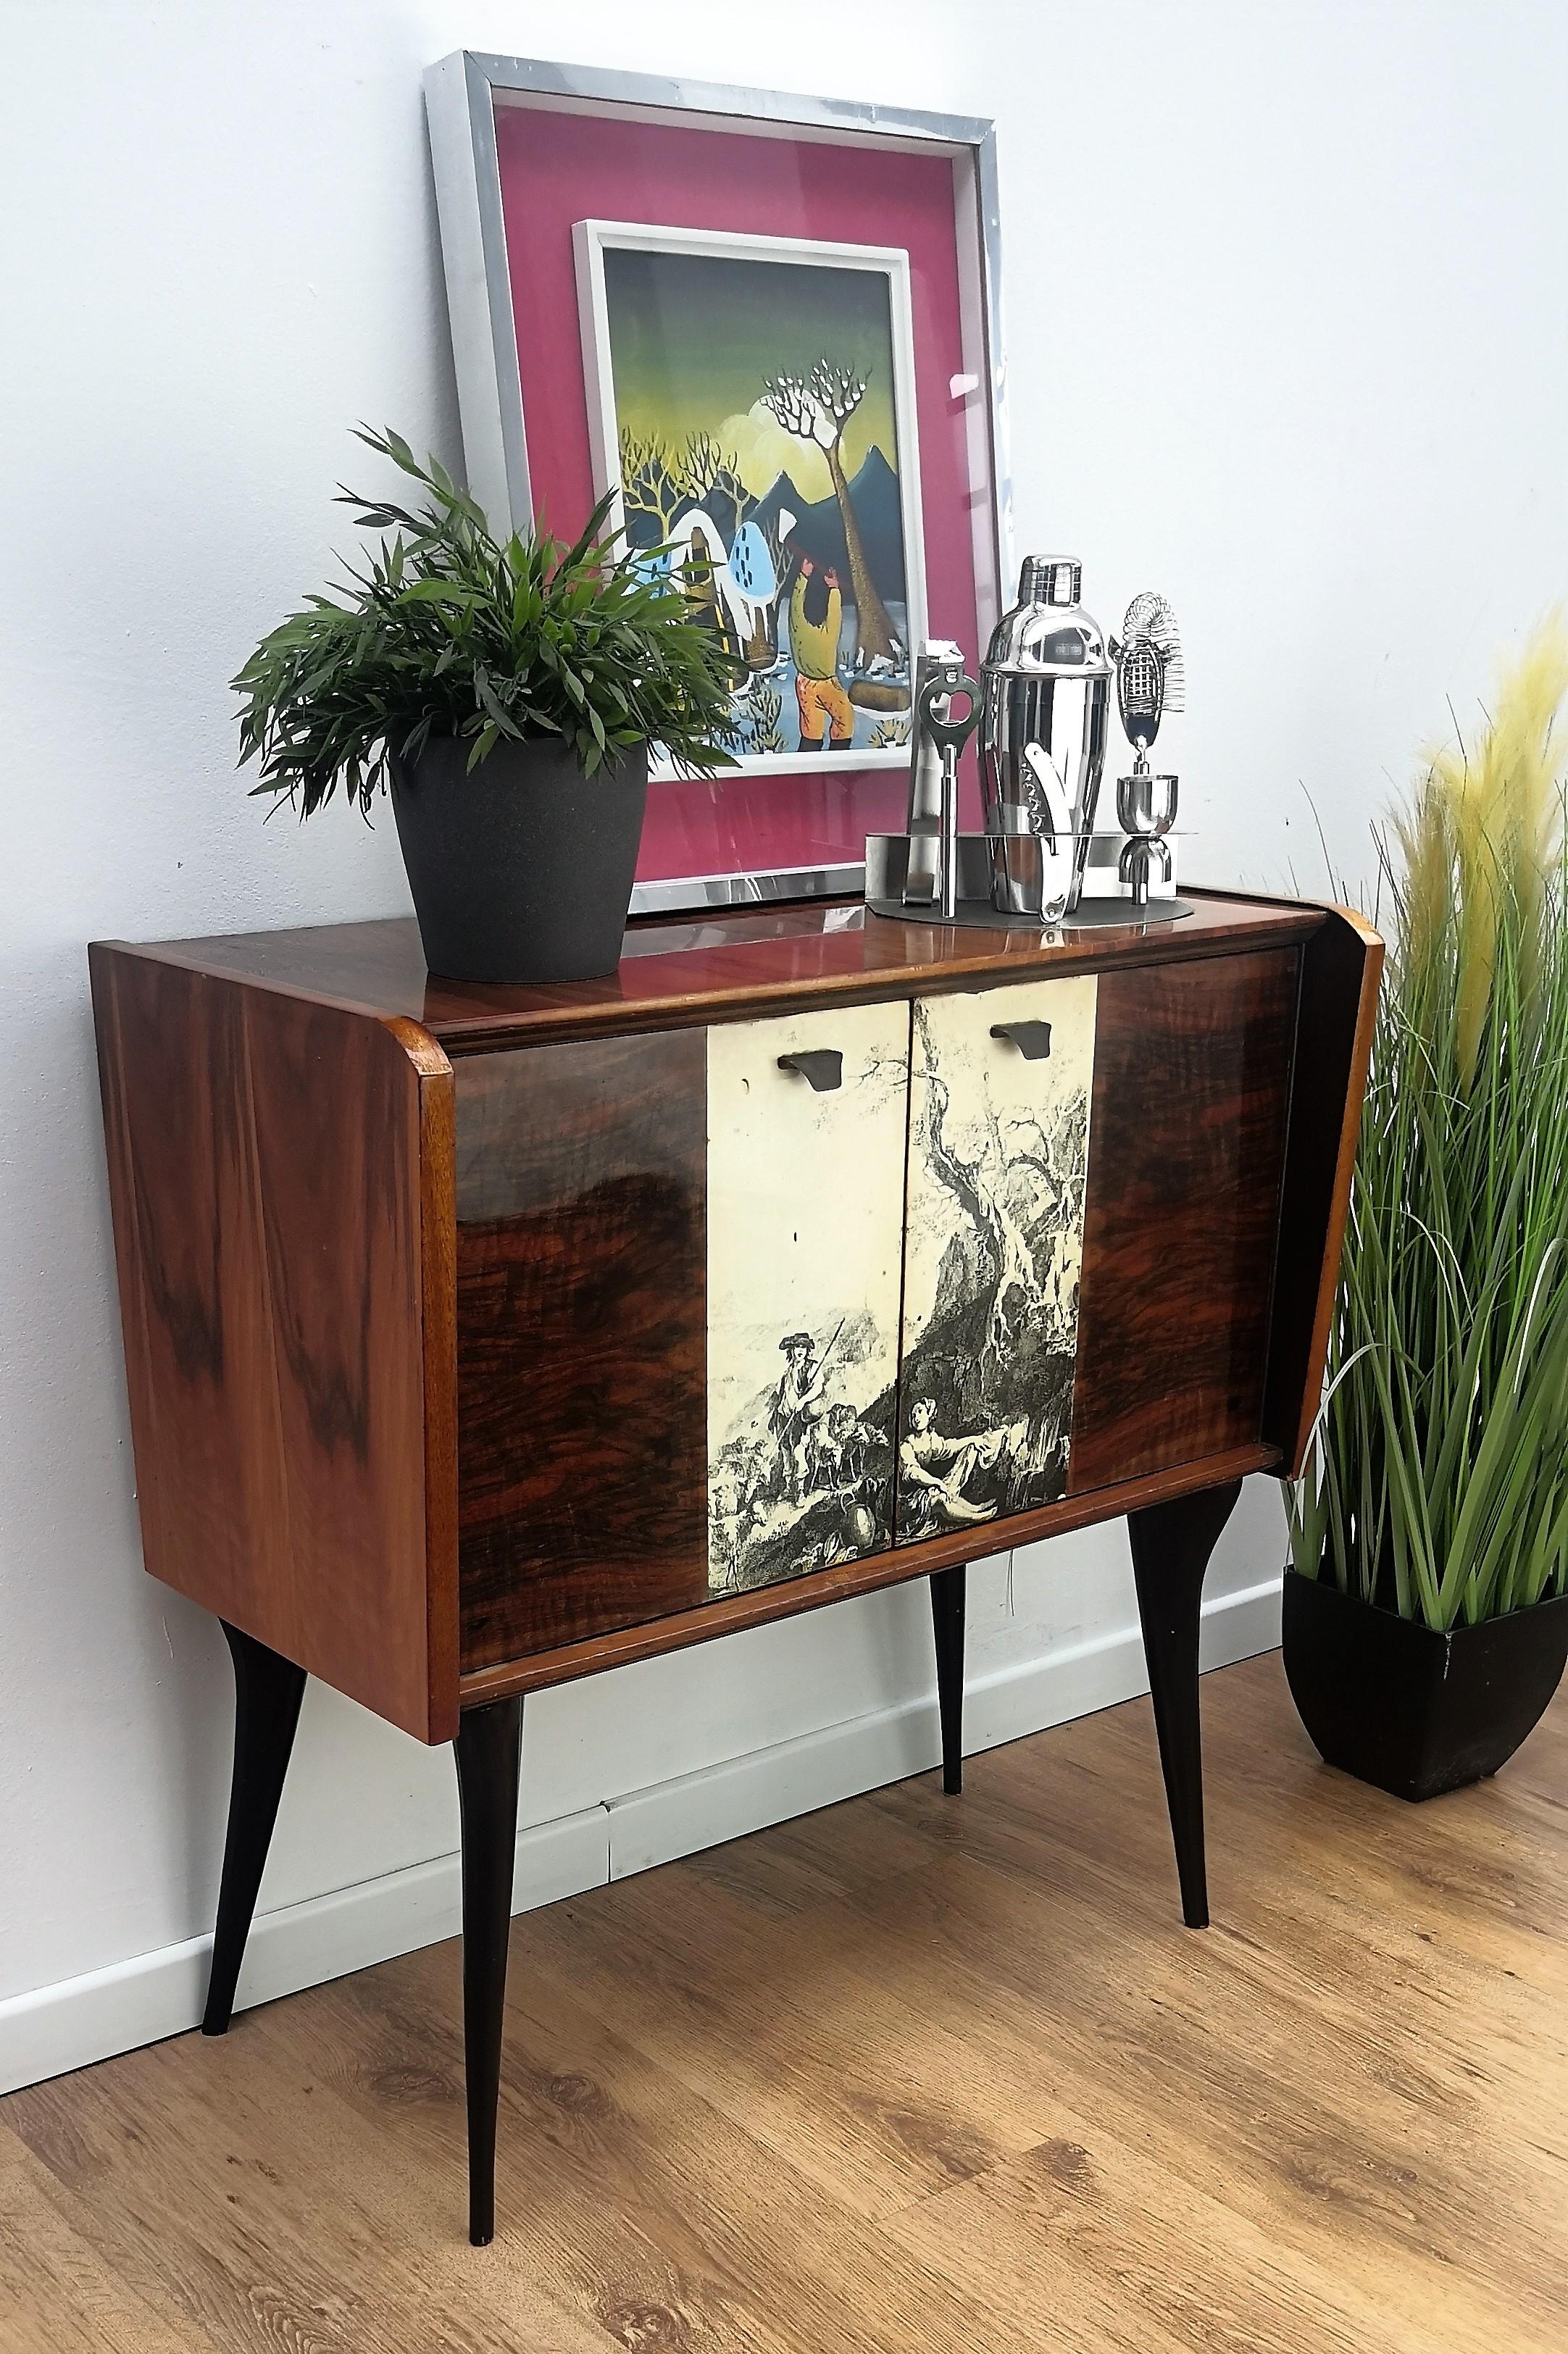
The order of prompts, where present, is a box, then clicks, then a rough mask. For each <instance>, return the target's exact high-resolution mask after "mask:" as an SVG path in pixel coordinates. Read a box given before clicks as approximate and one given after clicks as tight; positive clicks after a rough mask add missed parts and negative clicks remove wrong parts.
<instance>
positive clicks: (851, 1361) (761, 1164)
mask: <svg viewBox="0 0 1568 2354" xmlns="http://www.w3.org/2000/svg"><path fill="white" fill-rule="evenodd" d="M791 1055H794V1056H800V1057H801V1058H802V1063H801V1065H800V1066H796V1067H793V1068H782V1067H780V1058H781V1057H787V1056H791ZM812 1056H825V1057H827V1058H829V1059H828V1061H827V1062H826V1063H825V1064H822V1063H818V1064H813V1063H811V1062H810V1060H808V1059H807V1058H810V1057H812ZM833 1057H837V1058H838V1060H837V1063H836V1065H835V1063H834V1062H833V1061H832V1058H833ZM908 1067H909V1008H908V1006H907V1004H906V1003H903V1002H897V1003H894V1004H887V1005H858V1006H846V1007H843V1008H842V1009H838V1010H835V1011H832V1012H828V1013H806V1014H799V1015H794V1016H789V1017H786V1018H785V1019H783V1020H780V1021H768V1022H747V1023H736V1024H734V1025H733V1026H729V1027H726V1028H722V1029H716V1030H712V1031H710V1032H709V1033H708V1058H707V1086H708V1161H707V1182H708V1259H707V1303H708V1310H707V1441H708V1553H707V1570H708V1590H709V1592H710V1593H712V1594H732V1593H736V1592H740V1591H743V1590H745V1589H747V1588H749V1587H752V1586H758V1585H770V1584H772V1583H773V1582H774V1581H775V1580H777V1579H779V1578H785V1577H798V1576H800V1575H803V1574H804V1573H805V1572H806V1571H808V1570H813V1569H825V1568H827V1567H829V1566H831V1565H832V1564H834V1563H836V1562H845V1561H854V1560H857V1559H858V1558H859V1557H860V1556H861V1555H863V1554H864V1553H879V1552H881V1551H883V1550H884V1549H885V1547H886V1546H888V1545H890V1544H891V1543H892V1542H893V1490H894V1455H895V1435H896V1405H895V1401H896V1396H897V1376H898V1295H899V1256H900V1238H901V1230H902V1225H903V1203H904V1145H905V1129H906V1117H907V1087H908ZM813 1079H815V1080H816V1081H817V1082H819V1083H820V1084H816V1085H814V1084H813Z"/></svg>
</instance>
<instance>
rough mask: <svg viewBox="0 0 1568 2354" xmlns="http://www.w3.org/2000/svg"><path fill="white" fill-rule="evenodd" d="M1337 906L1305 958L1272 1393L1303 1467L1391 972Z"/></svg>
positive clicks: (1286, 1442) (1363, 927) (1268, 1400)
mask: <svg viewBox="0 0 1568 2354" xmlns="http://www.w3.org/2000/svg"><path fill="white" fill-rule="evenodd" d="M1327 912H1328V920H1327V922H1326V923H1325V924H1324V925H1323V926H1322V928H1321V929H1320V930H1319V931H1317V932H1315V933H1314V934H1313V936H1312V938H1310V939H1309V940H1308V942H1307V943H1306V945H1305V947H1304V948H1303V949H1302V953H1301V1023H1300V1045H1299V1050H1298V1055H1297V1061H1296V1083H1295V1087H1294V1090H1293V1092H1292V1096H1291V1102H1290V1140H1289V1144H1288V1146H1287V1152H1286V1162H1285V1183H1284V1188H1283V1191H1282V1194H1281V1200H1280V1214H1279V1256H1278V1262H1277V1267H1276V1270H1275V1278H1274V1323H1273V1328H1272V1330H1271V1331H1270V1334H1269V1343H1268V1377H1267V1381H1266V1386H1265V1394H1264V1408H1263V1433H1264V1437H1266V1439H1270V1440H1272V1441H1273V1443H1274V1444H1275V1445H1276V1446H1277V1447H1278V1448H1279V1451H1280V1453H1281V1454H1282V1455H1283V1457H1284V1458H1285V1469H1287V1471H1288V1472H1291V1473H1294V1472H1298V1471H1299V1470H1300V1469H1301V1459H1302V1457H1303V1456H1304V1455H1305V1453H1306V1451H1307V1440H1308V1434H1309V1432H1310V1430H1311V1427H1312V1423H1313V1420H1314V1418H1315V1416H1316V1415H1317V1412H1318V1407H1319V1402H1320V1400H1321V1396H1322V1389H1323V1366H1324V1362H1325V1360H1326V1358H1327V1356H1328V1352H1329V1331H1330V1322H1331V1320H1332V1318H1333V1312H1334V1293H1335V1289H1336V1287H1337V1285H1338V1282H1339V1274H1340V1245H1341V1244H1342V1242H1343V1240H1344V1233H1345V1214H1346V1212H1347V1210H1348V1208H1349V1206H1350V1198H1351V1170H1352V1168H1353V1167H1354V1165H1355V1158H1356V1142H1357V1139H1358V1137H1359V1135H1360V1132H1361V1099H1362V1097H1364V1095H1365V1093H1366V1084H1367V1066H1368V1063H1369V1061H1370V1058H1371V1055H1372V1029H1373V1025H1374V1023H1375V1022H1376V1019H1377V992H1378V983H1379V981H1380V979H1381V977H1382V973H1383V942H1382V940H1381V939H1380V938H1378V935H1377V934H1376V932H1374V931H1373V929H1372V926H1371V925H1370V924H1369V923H1368V922H1367V921H1366V919H1365V917H1362V916H1360V915H1358V914H1357V913H1356V912H1355V910H1354V909H1353V908H1351V907H1330V909H1329V910H1328V911H1327Z"/></svg>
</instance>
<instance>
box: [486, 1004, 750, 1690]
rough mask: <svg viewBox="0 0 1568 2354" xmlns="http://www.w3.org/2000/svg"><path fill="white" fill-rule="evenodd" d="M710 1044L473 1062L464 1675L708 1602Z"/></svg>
mask: <svg viewBox="0 0 1568 2354" xmlns="http://www.w3.org/2000/svg"><path fill="white" fill-rule="evenodd" d="M705 1104H706V1083H705V1037H704V1034H703V1033H702V1032H701V1031H700V1030H694V1031H675V1032H671V1033H669V1034H665V1035H663V1036H660V1037H653V1038H632V1039H590V1040H585V1041H584V1042H583V1043H582V1044H572V1045H556V1046H537V1047H529V1048H524V1049H523V1050H521V1051H518V1052H515V1053H509V1054H499V1055H471V1056H466V1057H463V1058H461V1059H460V1061H459V1062H458V1065H457V1216H458V1238H457V1267H458V1278H457V1297H458V1430H459V1440H458V1459H459V1521H460V1540H459V1554H460V1572H461V1617H462V1658H463V1665H464V1667H465V1669H474V1668H480V1667H483V1666H485V1665H487V1664H489V1663H491V1662H493V1661H495V1660H500V1659H511V1658H514V1657H516V1656H519V1655H521V1654H524V1653H526V1652H529V1651H535V1650H539V1649H544V1648H545V1647H546V1646H547V1645H549V1644H552V1643H561V1642H569V1641H571V1640H574V1639H576V1638H580V1637H583V1636H588V1635H591V1634H594V1633H597V1632H598V1631H599V1629H601V1628H607V1627H614V1626H619V1625H621V1624H623V1623H624V1622H625V1621H627V1620H628V1619H632V1618H652V1617H657V1616H659V1615H660V1614H661V1613H662V1612H666V1611H677V1610H684V1609H687V1608H689V1607H690V1606H692V1605H693V1604H694V1603H696V1602H699V1601H701V1600H702V1599H703V1598H704V1596H705V1595H706V1593H707V1512H706V1495H707V1459H706V1428H707V1422H706V1403H705V1382H706V1347H705V1332H706V1315H707V1279H706V1223H705Z"/></svg>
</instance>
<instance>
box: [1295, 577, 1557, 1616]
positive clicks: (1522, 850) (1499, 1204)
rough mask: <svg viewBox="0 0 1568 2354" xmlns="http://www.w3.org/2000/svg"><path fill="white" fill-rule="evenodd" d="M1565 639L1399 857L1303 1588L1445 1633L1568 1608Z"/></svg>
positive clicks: (1422, 791)
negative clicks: (1325, 1589) (1326, 1585)
mask: <svg viewBox="0 0 1568 2354" xmlns="http://www.w3.org/2000/svg"><path fill="white" fill-rule="evenodd" d="M1565 695H1568V627H1565V625H1564V622H1563V619H1562V617H1561V616H1560V615H1554V616H1552V618H1551V619H1550V620H1548V621H1547V622H1545V623H1544V624H1543V625H1542V627H1541V629H1540V630H1539V631H1537V632H1536V634H1535V636H1534V637H1533V638H1532V640H1531V642H1530V643H1529V645H1528V646H1527V647H1526V649H1525V651H1524V652H1523V653H1522V655H1521V656H1520V658H1519V660H1518V661H1517V662H1515V663H1513V664H1512V665H1511V666H1510V667H1508V668H1507V669H1505V671H1504V672H1503V673H1502V675H1501V678H1500V680H1499V692H1498V695H1497V699H1496V705H1495V709H1494V710H1493V712H1492V713H1491V714H1490V716H1489V717H1488V719H1487V721H1486V724H1485V726H1484V727H1483V729H1482V732H1481V733H1480V735H1479V737H1478V740H1477V741H1476V743H1475V744H1474V745H1473V746H1472V747H1470V748H1468V749H1467V748H1465V747H1463V746H1462V745H1461V746H1458V747H1455V748H1444V749H1443V750H1441V751H1438V752H1436V753H1435V754H1434V755H1433V756H1432V758H1431V759H1430V761H1429V762H1428V764H1427V766H1426V768H1425V772H1424V774H1423V775H1422V777H1421V778H1420V780H1419V782H1418V783H1417V785H1416V786H1415V788H1414V791H1413V793H1412V795H1411V798H1410V800H1409V801H1407V803H1406V804H1405V805H1404V808H1403V809H1402V810H1401V811H1399V812H1398V813H1397V814H1396V815H1395V817H1394V819H1393V829H1392V837H1393V838H1392V841H1390V840H1387V839H1383V838H1380V841H1379V855H1380V861H1381V865H1382V886H1381V889H1380V896H1384V895H1386V896H1387V898H1388V899H1389V900H1390V901H1391V902H1392V911H1393V912H1392V922H1391V923H1390V924H1389V925H1388V927H1387V928H1388V929H1389V930H1390V932H1391V935H1392V937H1391V939H1390V958H1389V966H1388V971H1387V977H1386V979H1385V981H1384V986H1383V997H1382V1000H1381V1002H1380V1006H1379V1012H1378V1018H1377V1028H1376V1034H1375V1038H1374V1044H1373V1048H1372V1076H1371V1080H1370V1084H1369V1086H1368V1090H1367V1097H1366V1105H1365V1109H1364V1112H1363V1115H1362V1120H1361V1145H1360V1152H1359V1156H1358V1159H1357V1162H1356V1168H1355V1174H1354V1178H1353V1180H1352V1183H1351V1204H1350V1218H1349V1224H1348V1225H1347V1229H1346V1235H1345V1248H1344V1257H1343V1261H1342V1266H1341V1271H1340V1292H1339V1299H1338V1309H1337V1317H1336V1323H1335V1328H1334V1331H1333V1335H1332V1340H1331V1344H1330V1364H1329V1387H1328V1390H1327V1392H1326V1402H1325V1405H1324V1407H1323V1411H1322V1413H1321V1415H1320V1416H1319V1422H1318V1426H1317V1431H1316V1436H1315V1440H1314V1445H1313V1447H1312V1450H1311V1453H1310V1455H1309V1457H1308V1462H1307V1464H1306V1467H1305V1470H1304V1474H1303V1477H1302V1478H1301V1479H1299V1480H1298V1481H1297V1482H1295V1483H1294V1485H1293V1488H1292V1489H1291V1490H1290V1491H1289V1496H1288V1506H1289V1521H1290V1543H1291V1552H1292V1556H1293V1562H1294V1566H1295V1568H1296V1569H1297V1570H1298V1571H1299V1572H1300V1573H1301V1574H1303V1575H1306V1576H1308V1577H1317V1576H1325V1577H1331V1578H1333V1579H1334V1580H1335V1581H1336V1582H1337V1583H1338V1584H1339V1585H1340V1588H1341V1589H1342V1590H1344V1591H1347V1592H1350V1593H1352V1594H1357V1595H1359V1596H1361V1598H1362V1599H1363V1600H1365V1601H1368V1602H1375V1603H1378V1604H1380V1605H1382V1606H1385V1607H1388V1608H1391V1609H1395V1610H1397V1611H1398V1612H1399V1613H1400V1614H1401V1615H1402V1616H1403V1617H1408V1618H1415V1619H1420V1620H1423V1621H1425V1624H1426V1625H1427V1626H1429V1627H1434V1628H1451V1627H1453V1626H1456V1625H1458V1624H1475V1623H1476V1622H1478V1621H1479V1620H1481V1619H1484V1618H1489V1617H1500V1616H1502V1615H1503V1614H1505V1613H1507V1612H1509V1611H1513V1610H1519V1609H1522V1608H1523V1607H1525V1606H1527V1605H1529V1604H1531V1603H1534V1602H1539V1601H1541V1600H1542V1599H1543V1598H1545V1597H1546V1596H1550V1595H1553V1594H1561V1593H1563V1591H1564V1590H1565V1585H1568V1575H1565V1573H1568V888H1565V885H1568V871H1565V864H1564V859H1565V853H1564V830H1563V793H1562V787H1561V783H1560V781H1559V779H1560V761H1559V757H1558V751H1557V747H1556V745H1555V743H1554V738H1553V729H1554V724H1555V722H1556V720H1557V716H1558V714H1559V711H1560V709H1561V706H1562V705H1563V700H1564V697H1565Z"/></svg>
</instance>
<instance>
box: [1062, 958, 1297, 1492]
mask: <svg viewBox="0 0 1568 2354" xmlns="http://www.w3.org/2000/svg"><path fill="white" fill-rule="evenodd" d="M1299 970H1300V951H1299V949H1296V948H1294V947H1292V948H1287V949H1270V950H1266V951H1264V952H1262V953H1258V954H1247V955H1244V956H1222V957H1209V958H1203V959H1201V960H1196V961H1194V962H1192V963H1189V964H1171V965H1146V966H1144V967H1142V968H1141V969H1139V970H1134V971H1124V972H1116V973H1106V974H1104V975H1103V976H1102V978H1101V981H1100V998H1099V1023H1098V1037H1097V1047H1096V1055H1095V1097H1094V1112H1093V1128H1094V1137H1095V1146H1094V1166H1093V1170H1092V1172H1091V1175H1090V1182H1089V1198H1088V1210H1087V1214H1086V1222H1085V1231H1084V1278H1083V1305H1082V1309H1081V1311H1080V1318H1079V1335H1078V1382H1077V1405H1076V1409H1075V1419H1074V1426H1073V1448H1072V1470H1071V1476H1070V1480H1069V1486H1070V1488H1071V1490H1072V1491H1073V1492H1074V1493H1075V1494H1082V1493H1084V1492H1085V1491H1086V1490H1089V1489H1092V1488H1097V1487H1103V1486H1105V1485H1106V1484H1107V1482H1109V1481H1111V1480H1113V1479H1134V1478H1137V1477H1138V1476H1139V1475H1140V1474H1142V1473H1144V1472H1152V1471H1159V1470H1162V1469H1166V1468H1168V1467H1170V1466H1173V1465H1177V1464H1181V1463H1190V1462H1192V1461H1194V1460H1196V1459H1197V1458H1199V1457H1200V1456H1206V1455H1217V1454H1223V1453H1224V1452H1225V1451H1226V1450H1227V1449H1229V1448H1232V1447H1245V1446H1246V1445H1247V1444H1249V1443H1250V1442H1252V1441H1254V1440H1255V1439H1256V1438H1257V1437H1258V1436H1259V1434H1260V1431H1261V1428H1262V1419H1263V1393H1264V1381H1265V1374H1266V1360H1267V1351H1268V1333H1269V1317H1270V1308H1271V1299H1272V1292H1273V1276H1274V1264H1275V1256H1276V1247H1277V1235H1278V1225H1279V1208H1280V1183H1281V1177H1282V1173H1283V1169H1284V1160H1285V1140H1286V1126H1287V1117H1288V1113H1289V1108H1290V1091H1291V1068H1292V1061H1293V1055H1294V1050H1295V1037H1296V1020H1297V995H1298V975H1299Z"/></svg>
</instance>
